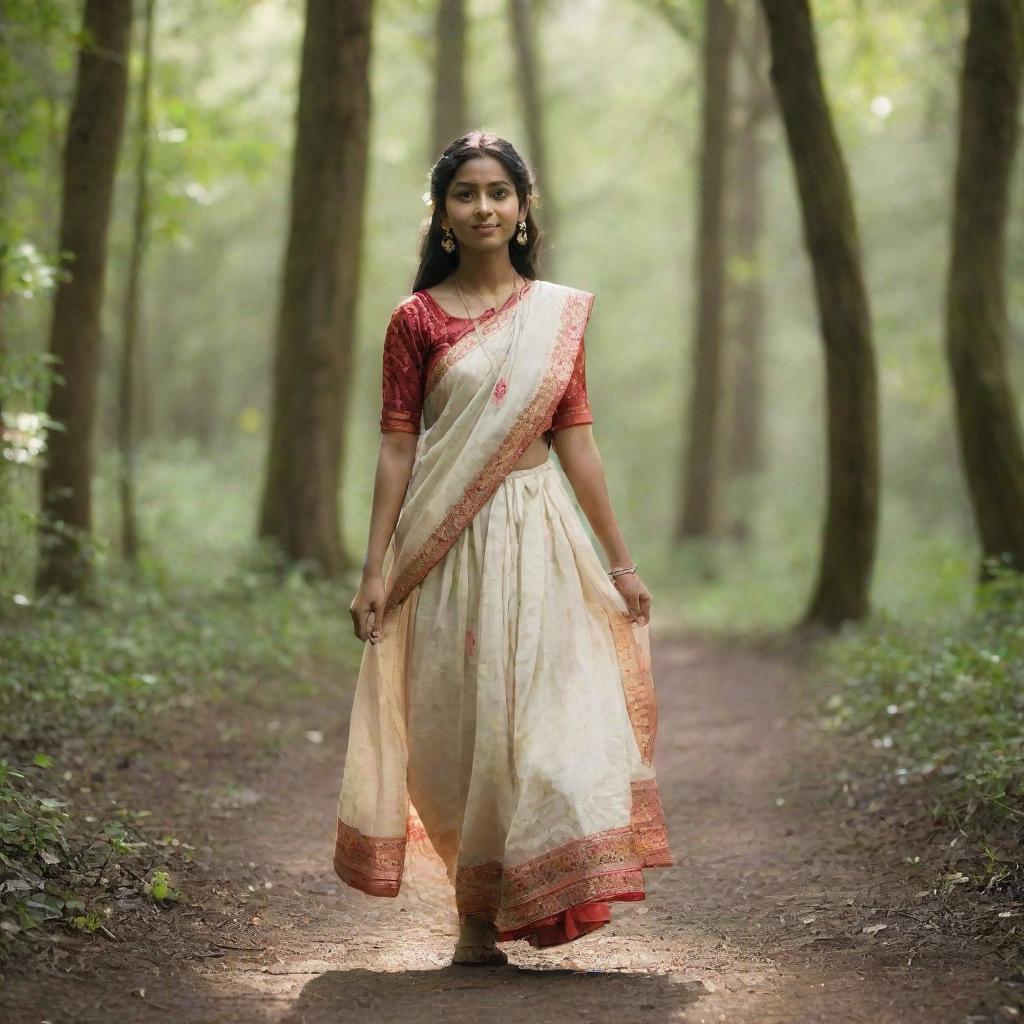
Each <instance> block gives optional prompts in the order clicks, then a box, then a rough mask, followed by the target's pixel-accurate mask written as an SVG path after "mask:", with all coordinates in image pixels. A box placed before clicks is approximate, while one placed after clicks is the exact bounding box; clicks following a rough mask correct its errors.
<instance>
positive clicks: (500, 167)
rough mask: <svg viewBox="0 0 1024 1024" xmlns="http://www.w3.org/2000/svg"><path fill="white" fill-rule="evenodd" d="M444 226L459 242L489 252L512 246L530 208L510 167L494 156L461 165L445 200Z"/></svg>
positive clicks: (470, 160) (476, 158) (442, 224)
mask: <svg viewBox="0 0 1024 1024" xmlns="http://www.w3.org/2000/svg"><path fill="white" fill-rule="evenodd" d="M444 206H445V212H444V213H443V214H442V215H441V226H442V227H449V228H451V229H452V232H453V234H454V235H455V240H456V241H457V242H458V243H459V245H461V246H464V247H465V248H467V249H475V250H478V251H481V252H488V251H492V250H494V249H500V248H501V247H502V246H505V245H508V242H509V239H511V238H512V236H513V235H514V234H515V233H516V230H517V226H518V222H519V221H521V220H523V219H524V218H525V216H526V209H527V207H526V206H524V207H523V209H520V207H519V197H518V196H517V195H516V189H515V185H513V183H512V176H511V175H510V174H509V172H508V169H507V168H506V167H505V165H504V164H503V163H502V162H501V161H500V160H496V159H495V158H494V157H493V156H475V157H472V158H471V159H469V160H466V161H464V162H463V163H462V164H460V165H459V169H458V170H457V171H456V172H455V177H454V178H453V179H452V183H451V184H450V185H449V186H448V192H447V194H446V195H445V200H444Z"/></svg>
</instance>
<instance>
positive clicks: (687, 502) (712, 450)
mask: <svg viewBox="0 0 1024 1024" xmlns="http://www.w3.org/2000/svg"><path fill="white" fill-rule="evenodd" d="M735 21H736V15H735V11H734V9H733V4H732V2H731V0H706V5H705V28H704V46H703V101H702V109H701V154H700V175H699V180H698V190H697V203H698V228H697V237H696V251H695V253H694V262H695V263H696V268H697V275H698V280H697V302H696V314H695V320H694V325H693V370H692V373H693V381H692V386H691V392H690V407H689V420H690V429H689V448H688V450H687V455H686V465H685V472H684V477H683V495H682V501H681V502H680V508H681V510H682V513H681V517H680V520H679V523H678V525H677V527H676V537H677V539H680V540H681V539H683V538H685V537H710V536H714V535H715V534H717V533H718V532H719V530H720V525H721V524H720V521H719V520H720V500H721V499H720V490H721V482H722V481H721V471H722V463H723V456H724V453H725V452H724V441H725V436H724V426H725V422H726V421H725V419H724V417H723V415H722V399H723V397H724V395H725V390H726V382H725V374H724V371H725V366H726V364H725V360H724V358H723V352H722V345H723V338H722V308H723V294H724V278H725V268H724V245H723V226H722V221H723V217H722V213H723V206H724V195H725V175H726V151H727V142H728V135H729V129H728V120H729V107H730V78H731V74H730V65H731V57H732V50H733V36H734V29H735Z"/></svg>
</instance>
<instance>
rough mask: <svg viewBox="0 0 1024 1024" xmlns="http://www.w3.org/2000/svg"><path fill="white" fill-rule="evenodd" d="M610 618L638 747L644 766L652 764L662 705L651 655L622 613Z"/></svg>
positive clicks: (627, 707) (613, 612)
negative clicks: (658, 698)
mask: <svg viewBox="0 0 1024 1024" xmlns="http://www.w3.org/2000/svg"><path fill="white" fill-rule="evenodd" d="M607 615H608V623H609V625H610V626H611V631H612V638H613V640H614V642H615V656H616V658H617V659H618V662H619V672H620V673H621V675H622V688H623V692H624V693H625V697H626V710H627V711H628V712H629V720H630V722H631V723H632V725H633V734H634V736H635V737H636V745H637V747H638V748H639V750H640V758H641V760H642V761H643V763H644V764H650V763H651V762H652V759H653V757H654V737H655V735H656V734H657V731H658V703H657V697H656V695H655V692H654V677H653V674H652V672H651V660H650V656H649V653H648V652H647V651H645V650H644V648H643V646H642V645H641V644H640V643H639V641H638V640H637V639H636V637H635V636H634V635H633V628H634V627H633V625H632V624H631V623H630V622H628V621H627V620H626V619H625V618H624V617H623V616H622V615H621V614H620V613H619V612H618V611H610V612H608V613H607Z"/></svg>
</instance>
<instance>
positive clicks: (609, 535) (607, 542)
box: [554, 423, 651, 625]
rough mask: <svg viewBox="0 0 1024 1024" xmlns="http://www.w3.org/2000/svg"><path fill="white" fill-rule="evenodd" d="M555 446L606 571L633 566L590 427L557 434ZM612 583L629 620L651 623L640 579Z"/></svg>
mask: <svg viewBox="0 0 1024 1024" xmlns="http://www.w3.org/2000/svg"><path fill="white" fill-rule="evenodd" d="M554 444H555V451H556V452H557V453H558V461H559V462H560V463H561V466H562V469H563V470H564V471H565V476H566V479H568V481H569V483H570V484H571V485H572V489H573V493H574V494H575V495H576V500H577V501H578V502H579V503H580V508H581V509H582V510H583V514H584V515H585V516H586V517H587V522H589V523H590V525H591V528H592V529H593V531H594V534H595V535H596V537H597V539H598V540H599V541H600V542H601V546H602V547H603V548H604V550H605V554H606V555H607V556H608V567H609V568H610V569H617V568H620V567H621V568H624V567H626V566H629V565H632V564H633V562H632V559H631V558H630V557H629V551H628V549H627V548H626V542H625V541H624V540H623V539H622V533H621V532H620V530H619V524H618V523H617V522H616V520H615V513H614V512H613V511H612V503H611V499H610V498H609V496H608V482H607V480H606V478H605V474H604V462H603V461H602V460H601V453H600V452H599V451H598V450H597V442H596V441H595V440H594V431H593V429H592V428H591V425H590V424H589V423H580V424H577V425H575V426H570V427H562V428H561V429H560V430H556V431H555V441H554ZM612 583H614V584H615V585H616V587H617V588H618V590H619V593H620V594H622V596H623V598H625V601H626V604H627V605H629V608H630V611H631V614H630V619H631V620H632V621H633V622H641V623H642V624H644V625H646V624H647V623H648V622H650V621H651V593H650V591H649V590H648V589H647V587H646V586H644V583H643V581H642V580H641V579H640V577H639V575H638V574H637V573H634V572H630V573H623V574H622V575H621V576H615V577H613V578H612Z"/></svg>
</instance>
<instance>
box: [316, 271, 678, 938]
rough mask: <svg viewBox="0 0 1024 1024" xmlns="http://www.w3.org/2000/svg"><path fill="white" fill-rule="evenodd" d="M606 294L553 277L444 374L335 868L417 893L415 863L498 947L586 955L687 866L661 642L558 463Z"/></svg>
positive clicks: (354, 723) (431, 402)
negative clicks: (563, 947)
mask: <svg viewBox="0 0 1024 1024" xmlns="http://www.w3.org/2000/svg"><path fill="white" fill-rule="evenodd" d="M593 301H594V296H593V295H592V294H590V293H588V292H584V291H580V290H578V289H573V288H569V287H566V286H563V285H557V284H554V283H552V282H547V281H533V282H531V283H530V286H529V288H528V289H527V290H526V292H525V293H524V294H523V295H522V296H520V297H519V299H518V301H517V302H515V303H514V304H513V305H511V306H508V307H502V309H501V310H499V311H498V312H497V314H496V315H495V316H493V317H492V318H491V319H489V320H487V321H486V322H484V323H482V324H481V325H480V329H479V334H480V337H478V335H477V333H476V332H472V331H470V332H468V333H467V334H466V335H465V336H464V337H462V338H461V339H460V340H459V341H458V342H457V343H456V344H455V345H453V346H452V347H451V348H450V349H449V350H447V351H446V352H445V353H444V355H443V356H442V357H441V358H439V359H438V360H437V361H436V362H435V363H434V364H433V365H432V366H431V368H430V370H429V371H428V373H427V375H426V379H425V381H424V395H423V408H422V417H423V426H424V430H423V431H422V432H421V434H420V436H419V440H418V443H417V453H416V459H415V461H414V464H413V468H412V472H411V475H410V479H409V485H408V489H407V491H406V495H405V498H404V501H403V504H402V509H401V512H400V514H399V517H398V522H397V524H396V527H395V531H394V534H393V536H392V538H391V541H390V543H389V545H388V549H387V553H386V555H385V559H384V566H383V571H384V578H385V605H384V612H383V616H382V621H381V622H380V623H378V626H379V627H380V631H381V636H380V639H379V641H378V642H377V643H376V644H370V643H367V644H365V645H364V650H363V656H362V661H361V664H360V669H359V675H358V678H357V681H356V689H355V695H354V698H353V704H352V715H351V719H350V724H349V735H348V746H347V749H346V754H345V765H344V771H343V776H342V784H341V792H340V795H339V799H338V809H337V828H336V838H335V849H334V870H335V872H336V874H337V875H338V877H339V878H341V879H342V881H344V882H345V883H346V884H348V885H350V886H352V887H353V888H355V889H358V890H360V891H362V892H364V893H367V894H369V895H374V896H397V895H398V894H399V892H400V890H401V887H402V880H403V873H404V871H405V869H406V866H407V864H408V863H409V859H410V857H411V856H412V854H413V853H414V852H416V851H420V852H424V851H426V852H429V854H431V855H432V856H434V857H435V858H436V859H437V860H438V861H439V862H440V863H441V864H442V865H443V870H444V873H445V875H446V877H447V880H448V882H449V883H450V884H451V885H452V887H453V888H454V894H455V905H456V909H457V910H458V912H459V914H460V915H468V914H484V915H486V916H487V917H488V918H489V919H490V920H491V921H492V922H493V923H494V925H495V927H496V929H497V931H498V941H511V940H513V939H518V938H524V939H526V940H527V941H529V942H530V943H531V944H533V945H535V946H545V945H556V944H560V943H563V942H567V941H571V940H573V939H575V938H578V937H579V936H581V935H583V934H587V933H588V932H590V931H593V930H594V929H596V928H598V927H600V926H601V925H603V924H605V923H607V922H608V921H609V920H610V911H609V907H608V903H609V902H610V901H635V900H642V899H644V898H645V889H644V880H643V869H644V868H651V867H669V866H672V863H673V861H672V855H671V852H670V845H669V839H668V835H667V832H666V828H665V819H664V813H663V809H662V805H661V800H660V796H659V792H658V783H657V778H656V773H655V769H654V764H653V753H654V740H655V734H656V729H657V701H656V695H655V691H654V681H653V674H652V669H651V658H650V640H649V627H648V626H647V625H636V624H633V623H631V622H630V621H629V615H628V608H627V605H626V602H625V600H624V599H623V597H622V595H621V594H620V593H619V592H618V590H617V589H616V587H615V586H614V584H613V583H612V581H611V580H610V579H609V578H608V576H607V575H606V573H605V571H604V569H603V568H602V566H601V563H600V561H599V559H598V557H597V554H596V552H595V550H594V547H593V545H592V543H591V542H590V540H589V539H588V537H587V535H586V534H585V533H584V531H583V528H582V526H581V523H580V520H579V518H578V516H577V513H576V510H575V508H574V507H573V504H572V502H571V500H570V498H569V494H568V492H567V490H566V488H565V486H564V485H563V483H562V480H561V477H560V476H559V474H558V472H557V471H556V469H555V466H554V463H553V462H552V461H551V460H550V458H549V459H548V461H547V462H545V463H542V464H541V465H540V466H536V467H531V468H528V469H519V470H513V468H512V467H513V466H514V465H515V464H516V462H518V460H519V458H520V457H521V455H522V454H523V452H524V451H525V450H526V448H527V447H528V446H529V444H530V443H531V442H532V441H533V440H534V439H535V438H536V437H538V436H540V434H541V433H542V432H543V430H544V428H545V426H546V425H547V424H548V423H549V422H550V420H551V415H552V412H553V410H554V409H555V408H556V406H557V405H558V403H559V400H560V399H561V397H562V394H563V392H564V391H565V388H566V385H567V383H568V381H569V378H570V374H571V372H572V369H573V366H574V363H575V361H576V357H577V354H578V352H579V349H580V346H581V344H582V338H583V332H584V328H585V327H586V324H587V321H588V320H589V317H590V312H591V309H592V305H593Z"/></svg>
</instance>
